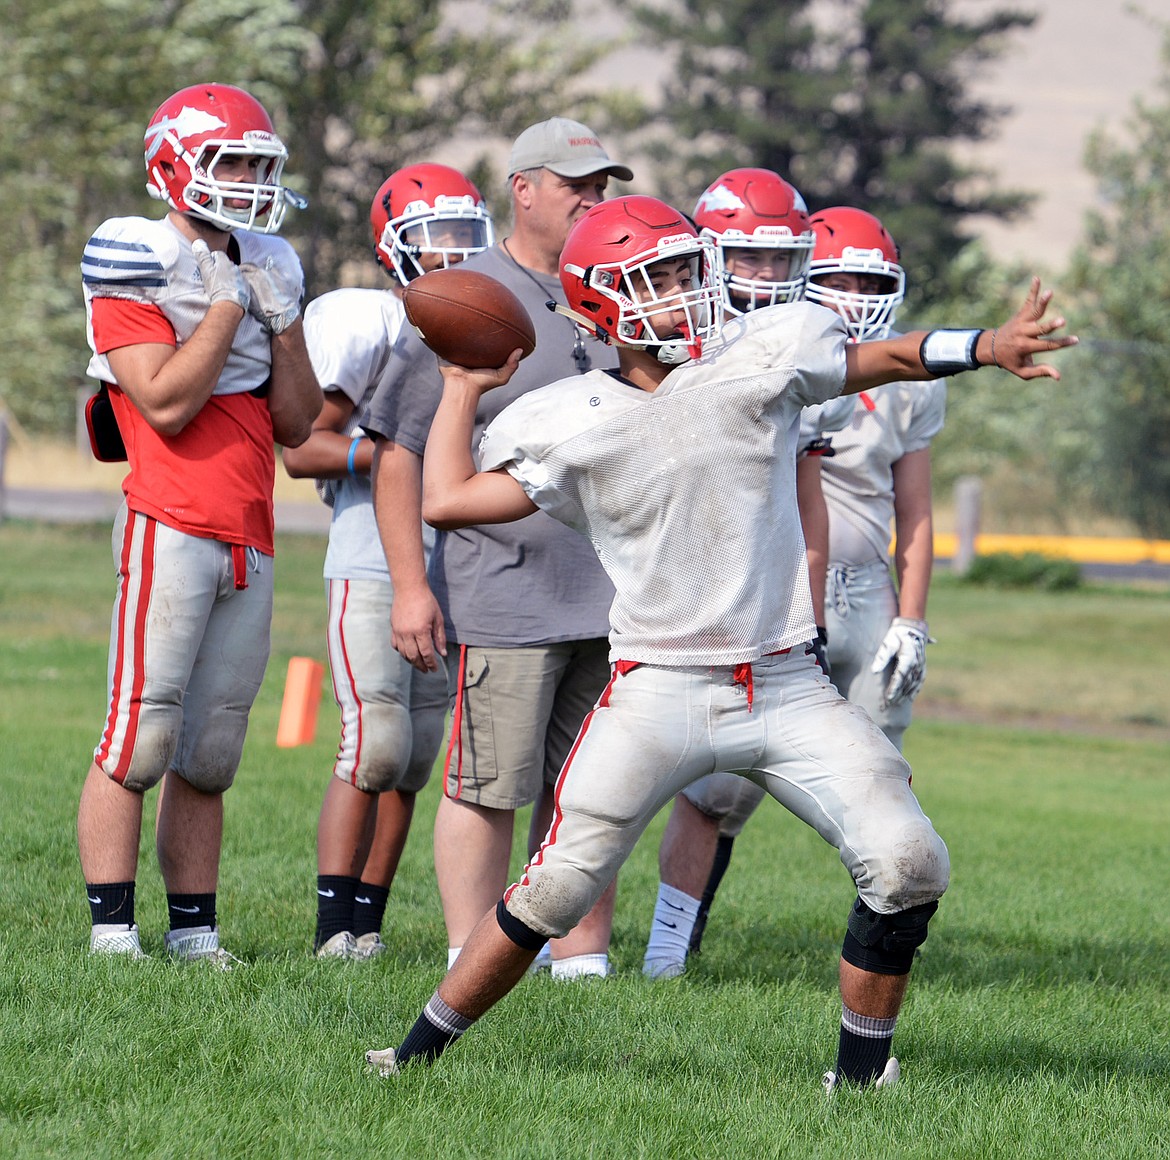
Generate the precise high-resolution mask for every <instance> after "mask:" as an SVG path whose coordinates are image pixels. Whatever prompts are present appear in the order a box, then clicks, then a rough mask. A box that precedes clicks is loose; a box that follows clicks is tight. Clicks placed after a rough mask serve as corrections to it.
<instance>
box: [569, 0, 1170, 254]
mask: <svg viewBox="0 0 1170 1160" xmlns="http://www.w3.org/2000/svg"><path fill="white" fill-rule="evenodd" d="M1142 2H1144V3H1145V4H1146V5H1147V8H1148V9H1150V10H1158V9H1159V8H1164V7H1165V5H1166V0H1142ZM1133 7H1134V4H1133V3H1132V0H954V7H953V11H954V12H955V13H956V14H957V15H960V16H969V17H970V18H974V17H977V16H978V15H979V14H980V13H981V12H982V13H987V12H991V11H994V10H996V9H1000V8H1009V9H1010V8H1018V9H1021V10H1024V11H1032V12H1035V13H1036V14H1037V17H1038V19H1037V20H1036V23H1035V24H1033V26H1032V27H1031V28H1030V29H1026V30H1024V31H1022V32H1017V33H1015V34H1014V35H1013V36H1012V37H1010V38H1009V41H1008V46H1007V48H1006V49H1005V51H1004V53H1003V55H1002V57H1000V58H999V59H998V60H996V61H995V62H993V63H992V64H991V65H989V66H988V67H987V68H986V70H985V72H984V74H983V75H982V76H981V77H978V78H976V79H975V81H974V83H973V91H974V92H975V93H976V94H977V95H979V96H985V97H986V98H987V99H989V100H991V101H993V102H994V103H996V104H1000V105H1006V106H1008V107H1009V108H1010V109H1011V112H1010V113H1009V114H1008V115H1007V116H1006V117H1005V118H1004V119H1003V120H1002V121H1001V122H1000V123H999V127H998V130H997V132H996V134H995V135H994V136H993V137H992V139H991V140H989V141H988V142H985V143H983V144H980V145H978V146H965V147H964V146H959V147H958V149H959V156H960V157H961V158H962V159H963V160H964V161H970V162H972V163H974V164H977V165H978V166H979V167H980V168H984V169H988V170H990V171H992V172H993V173H994V174H996V175H997V179H998V180H997V184H998V185H999V186H1000V187H1001V188H1008V189H1023V190H1027V191H1029V192H1032V193H1035V194H1037V195H1038V196H1037V200H1036V201H1035V203H1034V204H1033V207H1032V210H1031V212H1030V214H1029V215H1028V217H1026V218H1025V219H1024V220H1023V221H1021V222H1019V223H1017V224H1015V225H1012V226H1004V225H1001V224H999V223H997V222H992V221H982V222H977V223H975V225H976V228H977V230H978V232H979V234H980V236H981V237H982V238H983V240H984V241H985V242H986V244H987V246H988V248H989V250H990V251H991V253H992V255H993V256H994V257H996V258H998V259H1001V260H1005V261H1006V260H1016V259H1018V260H1021V261H1024V262H1026V263H1032V264H1033V265H1034V266H1035V268H1036V269H1037V270H1038V271H1040V272H1048V273H1056V272H1059V271H1060V270H1062V269H1063V267H1064V265H1065V263H1066V262H1067V260H1068V258H1069V256H1070V254H1071V253H1072V250H1073V249H1074V247H1075V246H1076V244H1077V243H1078V242H1079V241H1080V238H1081V235H1082V228H1083V219H1084V214H1085V211H1086V210H1087V209H1088V208H1089V207H1090V206H1091V205H1092V204H1094V202H1095V201H1096V199H1097V186H1096V182H1095V181H1094V179H1093V178H1092V177H1091V176H1090V175H1089V174H1088V173H1086V172H1085V170H1084V168H1083V165H1082V158H1083V155H1084V147H1085V142H1086V139H1087V137H1088V136H1089V134H1090V133H1091V132H1092V131H1093V130H1094V129H1095V128H1097V127H1099V126H1104V127H1105V128H1107V129H1108V130H1109V131H1111V132H1118V133H1122V134H1123V136H1124V134H1125V122H1126V119H1127V117H1128V116H1129V113H1130V111H1131V109H1132V104H1133V100H1134V98H1135V97H1136V96H1139V95H1145V96H1147V97H1149V98H1151V100H1153V101H1154V103H1158V104H1161V103H1164V101H1165V95H1164V94H1162V93H1161V92H1160V90H1158V88H1157V80H1158V78H1159V76H1160V75H1161V62H1160V47H1161V36H1160V34H1159V33H1158V32H1157V31H1156V29H1154V28H1153V26H1152V25H1151V23H1150V22H1149V21H1148V20H1146V19H1143V18H1142V17H1140V16H1139V15H1137V14H1135V13H1134V12H1133V10H1132V9H1133ZM591 11H592V12H593V19H595V20H597V22H598V24H599V25H600V27H601V30H602V32H603V33H604V34H607V35H610V34H616V33H617V32H618V31H619V30H620V29H621V27H622V18H621V17H620V16H619V15H618V14H617V12H616V10H615V9H614V8H612V7H611V6H610V5H608V4H603V5H602V6H601V7H600V8H598V9H593V10H591ZM1162 18H1163V19H1165V18H1166V17H1165V15H1163V17H1162ZM665 67H666V62H665V61H664V60H663V58H662V55H661V54H660V53H657V52H655V51H654V50H653V49H652V48H650V47H648V46H644V47H641V48H639V49H633V50H626V51H623V52H621V53H619V54H618V55H617V56H616V57H614V58H613V59H611V60H610V61H608V62H606V63H605V64H604V65H603V66H602V69H601V73H602V75H603V76H604V77H605V78H606V79H608V80H611V81H616V82H618V83H629V79H630V78H631V77H640V78H642V83H643V85H656V84H657V82H658V79H659V78H660V77H661V75H662V73H663V69H664V68H665ZM635 191H636V190H635Z"/></svg>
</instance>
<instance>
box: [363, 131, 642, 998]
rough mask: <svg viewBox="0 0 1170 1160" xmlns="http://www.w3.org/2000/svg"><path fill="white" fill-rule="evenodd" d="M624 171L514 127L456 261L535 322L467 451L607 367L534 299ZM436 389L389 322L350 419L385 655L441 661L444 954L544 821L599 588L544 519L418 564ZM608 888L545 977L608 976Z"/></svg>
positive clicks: (600, 348) (471, 537) (559, 528)
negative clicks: (490, 224) (362, 402)
mask: <svg viewBox="0 0 1170 1160" xmlns="http://www.w3.org/2000/svg"><path fill="white" fill-rule="evenodd" d="M611 177H614V178H617V179H619V180H621V181H630V180H632V179H633V174H632V173H631V171H630V170H629V169H628V168H627V167H626V166H625V165H620V164H618V163H617V162H615V161H612V160H611V159H610V156H609V154H608V153H607V152H606V151H605V150H604V149H603V148H602V146H601V142H600V141H599V140H598V139H597V136H596V134H595V133H594V132H593V130H592V129H590V128H589V127H588V126H586V125H582V124H581V123H580V122H579V121H573V120H570V119H569V118H567V117H552V118H550V119H549V120H547V121H541V122H540V123H539V124H536V125H532V126H530V127H529V128H527V129H525V130H524V132H523V133H521V134H520V136H519V137H518V138H517V139H516V142H515V144H514V145H513V147H512V153H511V156H510V158H509V161H508V187H509V192H510V194H511V201H512V226H511V229H510V230H509V232H508V234H507V236H506V237H504V238H502V239H501V240H500V241H499V242H497V243H496V245H494V246H493V247H491V249H489V250H485V251H484V252H483V253H481V254H476V255H475V256H474V257H471V258H469V259H468V260H467V261H466V262H465V263H464V264H463V266H461V267H460V268H461V269H463V270H478V271H480V272H481V273H484V274H488V275H490V276H491V277H493V278H495V279H497V280H498V281H500V282H502V283H503V284H504V285H505V286H507V287H508V289H509V290H511V291H512V292H513V293H514V294H515V295H516V296H517V297H518V298H519V299H520V301H521V302H522V303H523V305H524V307H525V309H526V310H527V311H528V313H529V315H530V316H531V317H532V323H533V326H534V327H535V329H536V350H535V351H534V352H533V353H532V354H531V355H530V356H529V357H528V358H526V359H525V360H524V361H523V362H522V363H521V364H520V369H519V370H518V371H517V372H516V374H515V375H513V377H512V379H511V381H510V382H509V384H508V386H507V387H506V388H505V389H503V390H500V391H490V392H488V394H486V395H485V396H484V397H483V400H482V401H481V405H480V408H479V411H478V413H477V415H476V419H475V431H474V433H473V436H472V445H473V446H474V445H476V444H478V442H479V436H480V433H481V431H482V430H483V428H484V426H486V425H487V424H488V423H489V422H490V421H491V420H492V419H493V418H494V417H495V415H496V414H498V412H499V411H500V410H501V409H502V408H503V407H504V406H505V405H506V404H507V403H509V402H510V401H511V400H512V399H514V398H516V397H517V396H518V395H521V394H523V393H524V392H526V391H531V390H535V389H536V388H538V387H543V386H544V385H545V384H546V383H553V382H557V381H558V380H561V379H564V378H567V377H568V376H570V375H574V374H582V373H584V372H585V371H588V370H590V369H592V368H595V367H596V368H603V369H604V368H608V367H616V366H617V356H616V354H615V353H614V350H613V348H612V347H608V346H605V345H603V344H602V343H600V342H597V341H596V340H594V339H593V338H591V337H589V336H587V335H585V334H583V333H582V332H581V331H580V330H579V329H578V328H577V326H576V325H575V324H574V323H573V322H572V321H571V320H570V319H568V318H566V317H565V316H564V315H561V314H553V313H552V312H550V311H549V310H547V309H546V307H545V304H546V303H547V302H549V301H554V302H558V303H561V304H562V305H564V304H565V292H564V289H563V288H562V287H561V283H560V278H559V277H558V268H559V263H560V256H561V247H562V246H564V244H565V238H566V236H567V235H568V233H569V230H570V228H571V227H572V225H573V223H574V222H576V221H577V220H578V219H579V218H580V217H581V216H582V215H584V214H585V213H586V212H587V211H588V210H589V209H591V208H592V207H593V206H595V205H597V204H598V202H600V201H601V200H602V199H603V198H604V197H605V195H606V186H607V185H608V184H609V181H610V178H611ZM442 392H443V382H442V377H441V376H440V374H439V368H438V364H437V362H436V361H435V356H434V354H433V353H431V351H429V350H428V349H427V348H426V346H424V345H423V342H422V339H420V338H419V337H418V335H417V334H415V333H414V331H413V330H410V328H407V327H404V328H403V334H402V337H401V338H400V339H399V341H398V344H397V345H396V346H395V348H394V353H393V355H392V356H391V358H390V362H389V364H388V366H387V368H386V371H385V373H384V375H383V377H382V381H381V383H380V384H379V386H378V390H377V392H376V393H375V395H374V398H373V401H372V402H371V404H370V408H369V411H368V413H367V416H366V419H365V421H364V426H365V429H366V431H367V433H368V434H370V435H371V436H372V437H373V438H374V440H375V446H376V458H375V469H374V498H375V511H376V515H377V520H378V525H379V529H380V532H381V537H382V543H383V547H384V548H385V549H386V557H387V561H388V563H389V566H390V578H391V580H392V582H393V585H394V604H393V606H392V609H391V614H390V628H391V633H392V636H393V642H394V647H395V648H396V649H397V650H398V651H399V653H401V654H402V656H404V657H405V658H406V659H407V660H408V661H410V662H411V664H413V665H415V667H416V668H419V669H426V670H430V669H435V668H437V667H439V666H441V665H442V664H443V663H444V658H445V659H446V664H447V665H448V667H449V669H450V688H451V690H452V708H453V710H454V716H453V718H452V731H453V736H452V738H451V742H450V746H449V750H450V753H451V757H450V759H449V761H448V763H447V767H446V775H445V779H444V781H445V784H444V795H443V799H442V801H441V802H440V803H439V810H438V816H437V817H436V819H435V875H436V878H437V880H438V884H439V894H440V896H441V898H442V902H443V918H444V921H445V923H446V926H447V958H448V961H449V962H450V961H453V960H454V958H455V956H456V955H457V954H458V953H459V948H460V947H461V946H462V945H463V940H464V939H465V938H466V937H467V935H468V934H469V933H470V932H471V928H472V927H473V926H474V925H475V924H476V923H477V922H478V921H479V920H480V918H482V917H483V915H484V913H485V912H486V911H487V910H489V909H490V908H491V907H493V906H495V904H496V901H497V900H498V899H499V897H500V895H501V894H502V893H503V891H504V888H505V887H506V886H507V884H508V881H509V877H508V871H509V866H510V859H511V853H512V832H513V821H514V815H515V811H516V810H518V809H521V808H523V807H524V806H527V805H530V804H533V805H534V809H533V812H532V819H533V821H532V828H531V831H530V834H529V853H530V854H531V853H532V852H533V851H534V850H535V848H536V844H537V843H539V841H540V839H541V838H543V837H544V834H545V832H546V831H547V829H548V825H549V821H550V819H551V817H552V805H553V798H552V789H553V784H554V782H555V780H556V776H557V774H558V773H559V772H560V769H561V765H562V764H563V763H564V760H565V758H566V756H567V755H568V752H569V749H570V747H571V745H572V742H573V740H574V738H575V737H576V735H577V731H578V729H579V728H580V726H581V722H582V721H583V720H584V718H585V715H586V714H587V713H588V712H589V711H590V709H592V708H593V706H594V704H595V703H596V701H597V699H598V697H600V696H601V694H602V692H603V691H604V689H605V686H606V684H607V683H608V681H609V675H610V672H609V641H608V639H607V638H608V634H609V606H610V603H611V602H612V600H613V587H612V585H611V584H610V582H609V579H608V577H607V576H606V575H605V572H604V571H603V570H602V568H601V565H600V563H599V562H598V560H597V555H596V553H595V552H594V551H593V549H592V548H591V547H590V545H589V541H588V540H587V539H586V538H585V537H584V536H581V535H578V534H577V533H576V532H573V531H570V530H569V529H568V528H566V527H565V526H564V525H563V524H559V523H557V521H556V520H554V519H553V518H552V517H551V516H549V515H547V514H545V513H544V512H537V513H535V514H534V515H532V516H530V517H529V518H528V519H526V520H523V521H522V522H520V523H518V524H501V525H499V526H491V527H482V528H463V529H461V530H460V531H458V532H450V533H446V534H443V535H442V536H441V537H440V538H439V540H438V542H437V544H436V546H435V549H434V553H433V554H432V556H431V559H430V566H429V569H427V570H424V564H425V562H426V553H425V552H424V548H423V541H422V513H421V510H420V506H419V496H420V494H421V478H422V455H423V451H424V449H425V447H426V440H427V434H428V432H429V431H430V425H431V419H432V417H433V415H434V413H435V408H436V407H437V406H438V402H439V399H440V398H441V396H442ZM612 919H613V891H612V890H608V891H606V893H605V894H604V895H603V897H602V899H601V901H600V902H599V903H598V904H597V906H596V907H595V908H594V909H593V911H591V912H590V913H589V914H588V915H586V916H585V918H584V920H582V922H581V924H580V925H579V926H578V927H577V929H576V930H574V931H572V932H571V933H570V934H569V936H568V937H567V938H566V939H564V940H561V941H559V942H558V943H557V944H556V945H554V946H553V948H552V957H553V963H552V970H553V975H554V977H557V978H575V977H579V976H582V975H605V974H607V973H608V972H609V960H608V954H607V951H608V947H609V935H610V925H611V922H612Z"/></svg>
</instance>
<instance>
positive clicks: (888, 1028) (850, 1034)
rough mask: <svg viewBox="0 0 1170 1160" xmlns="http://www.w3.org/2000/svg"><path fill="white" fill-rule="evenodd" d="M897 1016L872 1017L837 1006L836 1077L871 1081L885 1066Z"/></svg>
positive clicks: (864, 1081)
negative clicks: (838, 1008)
mask: <svg viewBox="0 0 1170 1160" xmlns="http://www.w3.org/2000/svg"><path fill="white" fill-rule="evenodd" d="M897 1021H898V1018H897V1016H894V1017H893V1018H892V1019H875V1018H873V1017H872V1016H869V1015H858V1014H857V1012H856V1011H850V1010H849V1008H848V1007H846V1006H845V1005H844V1004H842V1006H841V1038H840V1041H839V1043H838V1045H837V1066H836V1072H837V1078H838V1079H845V1080H852V1081H853V1082H854V1083H859V1084H863V1085H864V1084H868V1083H873V1081H874V1080H875V1079H877V1078H878V1076H880V1075H881V1074H882V1072H883V1071H884V1070H885V1066H886V1060H888V1059H889V1058H890V1044H891V1043H892V1042H893V1039H894V1024H895V1023H897Z"/></svg>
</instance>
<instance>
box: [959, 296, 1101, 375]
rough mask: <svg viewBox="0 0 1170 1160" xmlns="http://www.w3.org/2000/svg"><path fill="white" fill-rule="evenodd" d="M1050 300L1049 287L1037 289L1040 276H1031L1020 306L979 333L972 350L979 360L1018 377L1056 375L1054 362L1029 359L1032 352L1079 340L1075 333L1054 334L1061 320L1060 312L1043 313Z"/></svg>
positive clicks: (1051, 349)
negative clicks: (999, 321)
mask: <svg viewBox="0 0 1170 1160" xmlns="http://www.w3.org/2000/svg"><path fill="white" fill-rule="evenodd" d="M1051 301H1052V291H1051V290H1041V289H1040V279H1039V278H1033V279H1032V287H1031V289H1030V290H1029V291H1028V296H1027V297H1026V298H1025V299H1024V304H1023V305H1022V306H1021V307H1020V309H1019V310H1017V311H1016V313H1015V314H1014V315H1013V316H1012V317H1011V318H1010V319H1009V320H1008V321H1007V322H1005V323H1004V324H1003V325H1002V326H1000V327H997V328H996V329H995V330H985V331H984V332H983V334H982V335H980V338H979V345H978V349H977V350H976V352H975V354H976V357H977V358H978V359H979V362H980V363H982V364H983V365H984V366H997V367H999V368H1001V369H1002V370H1005V371H1010V372H1011V373H1012V374H1013V375H1016V376H1018V377H1019V378H1021V379H1040V378H1049V379H1059V378H1060V372H1059V371H1058V370H1057V369H1056V368H1055V367H1054V366H1051V365H1050V364H1048V363H1040V364H1039V365H1037V364H1035V363H1034V362H1033V361H1032V359H1033V356H1035V355H1038V354H1048V353H1049V352H1050V351H1054V350H1062V349H1063V348H1065V347H1069V346H1076V344H1077V342H1078V341H1079V340H1078V339H1077V338H1076V336H1075V335H1060V336H1057V335H1055V334H1054V332H1055V331H1057V330H1060V329H1061V327H1063V326H1064V325H1065V320H1064V319H1063V318H1062V317H1060V315H1057V316H1055V317H1053V318H1046V317H1045V314H1046V312H1047V310H1048V304H1049V303H1050V302H1051Z"/></svg>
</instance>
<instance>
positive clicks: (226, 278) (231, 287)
mask: <svg viewBox="0 0 1170 1160" xmlns="http://www.w3.org/2000/svg"><path fill="white" fill-rule="evenodd" d="M191 252H192V253H193V254H194V255H195V261H196V262H198V263H199V277H200V278H202V279H203V289H204V290H206V291H207V297H208V298H210V299H211V301H212V304H214V303H216V302H234V303H235V304H236V305H237V306H238V307H239V308H240V309H241V310H244V311H247V309H248V303H249V302H250V301H251V297H252V295H251V293H250V291H249V290H248V283H247V282H245V281H244V276H243V274H242V273H241V271H240V267H239V266H237V265H236V264H235V262H233V261H232V260H231V258H229V257H228V256H227V254H225V253H224V252H223V251H222V250H212V249H211V248H210V247H209V246H208V244H207V243H206V242H205V241H204V240H203V239H202V238H196V240H195V241H193V242H192V243H191Z"/></svg>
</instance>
